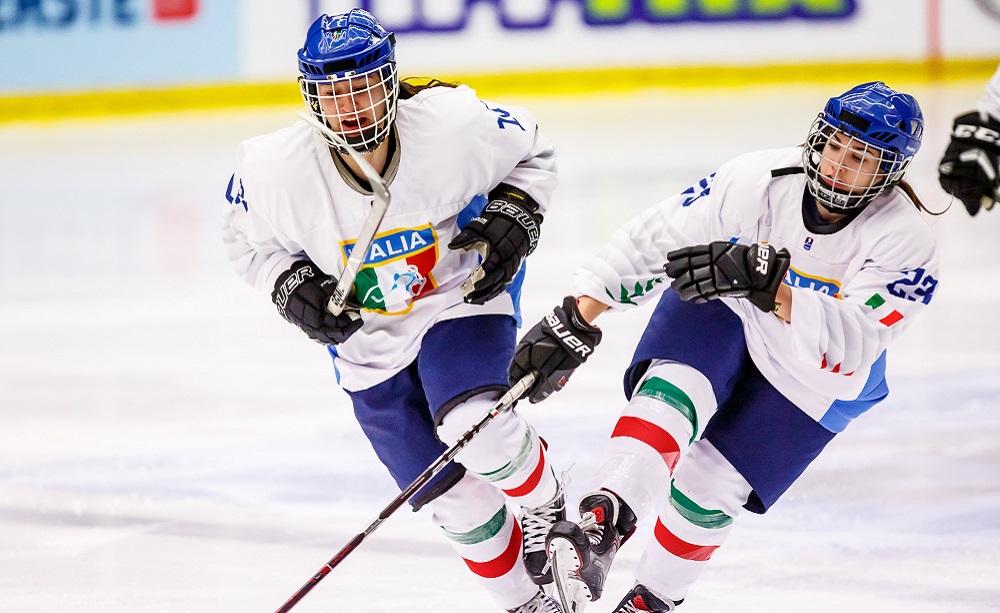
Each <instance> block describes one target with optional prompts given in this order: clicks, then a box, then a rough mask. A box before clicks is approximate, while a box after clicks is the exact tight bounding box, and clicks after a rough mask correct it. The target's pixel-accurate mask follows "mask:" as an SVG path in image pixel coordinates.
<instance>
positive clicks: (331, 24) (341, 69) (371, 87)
mask: <svg viewBox="0 0 1000 613" xmlns="http://www.w3.org/2000/svg"><path fill="white" fill-rule="evenodd" d="M298 59H299V72H300V73H301V76H300V77H299V86H300V89H301V91H302V96H303V98H304V99H305V101H306V106H308V107H309V110H310V111H312V113H313V114H314V115H316V117H317V118H318V119H319V120H320V121H323V122H326V124H327V125H328V126H329V127H330V128H331V129H332V130H333V131H335V132H337V133H338V134H340V135H341V136H342V137H343V138H344V140H346V141H347V142H348V143H349V144H351V145H352V146H353V147H354V148H355V149H358V150H360V151H362V152H365V151H372V150H374V149H375V148H376V147H377V146H378V145H379V144H380V143H381V142H382V141H383V140H385V137H386V136H388V134H389V130H390V128H391V127H392V123H393V121H394V120H395V117H396V101H397V100H398V97H399V78H398V75H397V72H396V37H395V36H394V35H393V34H392V32H387V31H386V30H385V28H383V27H382V24H380V23H379V21H378V19H376V18H375V16H374V15H372V14H371V13H369V12H367V11H365V10H362V9H352V10H351V11H350V12H348V13H344V14H342V15H321V16H320V17H319V18H318V19H316V21H314V22H313V24H312V25H311V26H310V27H309V31H308V33H307V34H306V41H305V44H304V45H303V46H302V48H301V49H299V52H298ZM327 142H329V143H330V145H331V146H333V147H337V145H336V144H335V143H334V142H332V140H330V139H327Z"/></svg>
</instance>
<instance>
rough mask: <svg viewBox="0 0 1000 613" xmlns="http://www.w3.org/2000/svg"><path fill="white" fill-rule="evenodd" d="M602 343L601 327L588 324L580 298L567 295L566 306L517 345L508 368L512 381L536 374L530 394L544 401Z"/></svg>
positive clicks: (531, 397)
mask: <svg viewBox="0 0 1000 613" xmlns="http://www.w3.org/2000/svg"><path fill="white" fill-rule="evenodd" d="M600 342H601V330H600V328H597V327H595V326H592V325H590V324H589V323H587V321H586V320H585V319H584V318H583V316H582V315H581V314H580V309H579V308H578V307H577V305H576V298H574V297H573V296H566V298H564V299H563V303H562V306H557V307H556V308H554V309H552V312H551V313H549V314H548V315H546V316H545V317H544V318H543V319H542V321H540V322H538V323H537V324H535V327H533V328H532V329H530V330H528V332H527V333H526V334H525V335H524V338H522V339H521V342H520V343H518V344H517V348H516V349H515V350H514V360H513V361H512V362H511V364H510V368H509V369H508V371H507V373H508V375H509V376H510V384H511V385H514V384H515V383H517V382H518V381H520V380H521V379H522V378H523V377H524V376H525V375H527V374H528V373H532V372H533V373H535V375H536V379H535V383H534V385H532V386H531V388H530V389H529V390H528V391H527V396H528V400H529V401H531V402H532V403H536V402H541V401H543V400H545V399H546V398H548V397H549V396H550V395H551V394H552V393H554V392H558V391H559V390H561V389H562V388H563V387H564V386H565V385H566V382H567V381H568V380H569V377H570V375H571V374H573V371H574V370H576V368H577V367H578V366H579V365H580V364H583V363H584V362H585V361H586V360H587V357H588V356H590V354H591V353H593V352H594V347H596V346H597V344H598V343H600Z"/></svg>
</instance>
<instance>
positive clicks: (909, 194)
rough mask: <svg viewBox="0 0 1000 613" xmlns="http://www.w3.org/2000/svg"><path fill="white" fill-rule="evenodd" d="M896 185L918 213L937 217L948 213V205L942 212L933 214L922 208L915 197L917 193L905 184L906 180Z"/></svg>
mask: <svg viewBox="0 0 1000 613" xmlns="http://www.w3.org/2000/svg"><path fill="white" fill-rule="evenodd" d="M897 185H899V189H901V190H903V193H904V194H906V196H907V197H908V198H909V199H910V200H912V201H913V206H915V207H917V210H918V211H922V212H924V213H927V214H928V215H932V216H934V217H937V216H938V215H944V214H945V213H946V212H947V211H948V209H950V208H951V204H949V205H948V206H946V207H945V208H944V210H943V211H937V212H934V211H932V210H930V209H929V208H927V207H926V206H924V203H923V202H921V201H920V198H918V197H917V193H916V192H915V191H913V187H911V186H910V184H909V183H907V182H906V179H902V180H900V182H899V183H897Z"/></svg>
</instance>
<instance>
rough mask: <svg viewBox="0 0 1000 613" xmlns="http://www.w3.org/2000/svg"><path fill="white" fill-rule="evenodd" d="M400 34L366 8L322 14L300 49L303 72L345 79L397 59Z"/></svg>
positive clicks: (312, 78) (314, 77) (310, 76)
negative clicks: (334, 13) (385, 25)
mask: <svg viewBox="0 0 1000 613" xmlns="http://www.w3.org/2000/svg"><path fill="white" fill-rule="evenodd" d="M395 54H396V37H395V35H393V33H392V32H387V31H386V30H385V28H383V27H382V24H381V23H379V21H378V19H376V18H375V16H374V15H372V14H371V13H369V12H367V11H364V10H362V9H352V10H351V11H350V12H349V13H344V14H342V15H320V17H319V18H318V19H316V21H314V22H313V24H312V25H311V26H310V27H309V31H308V33H307V34H306V41H305V44H304V45H303V46H302V48H301V49H299V52H298V57H299V72H301V73H302V76H303V77H304V78H306V79H307V80H310V81H320V80H328V79H331V78H332V79H342V78H347V77H353V76H354V75H357V74H361V73H365V72H369V71H371V70H374V69H377V68H381V67H382V66H385V65H386V64H389V63H393V62H395V59H396V55H395Z"/></svg>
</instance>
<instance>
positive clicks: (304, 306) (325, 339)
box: [271, 260, 364, 345]
mask: <svg viewBox="0 0 1000 613" xmlns="http://www.w3.org/2000/svg"><path fill="white" fill-rule="evenodd" d="M336 287H337V279H336V278H334V277H331V276H330V275H327V274H323V271H321V270H320V269H319V268H318V267H317V266H316V265H315V264H313V263H312V262H310V261H308V260H303V261H299V262H296V263H294V264H292V267H291V268H289V269H288V270H286V271H285V272H283V273H281V276H280V277H278V280H277V281H276V282H275V284H274V291H273V292H271V300H273V301H274V304H275V306H277V307H278V312H279V313H281V316H282V317H284V318H285V319H287V320H288V321H290V322H291V323H293V324H295V325H296V326H298V327H299V328H301V329H302V331H303V332H305V333H306V335H307V336H309V338H311V339H313V340H314V341H316V342H318V343H322V344H324V345H336V344H337V343H343V342H344V341H346V340H347V339H348V338H349V337H350V336H351V335H352V334H354V333H355V332H357V331H358V328H360V327H361V325H362V324H363V323H364V321H362V319H361V313H359V312H358V306H357V305H356V304H350V303H348V306H347V308H346V309H344V312H342V313H341V314H340V315H331V314H330V312H329V311H327V310H326V304H327V301H329V300H330V296H332V295H333V290H334V289H335V288H336Z"/></svg>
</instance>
